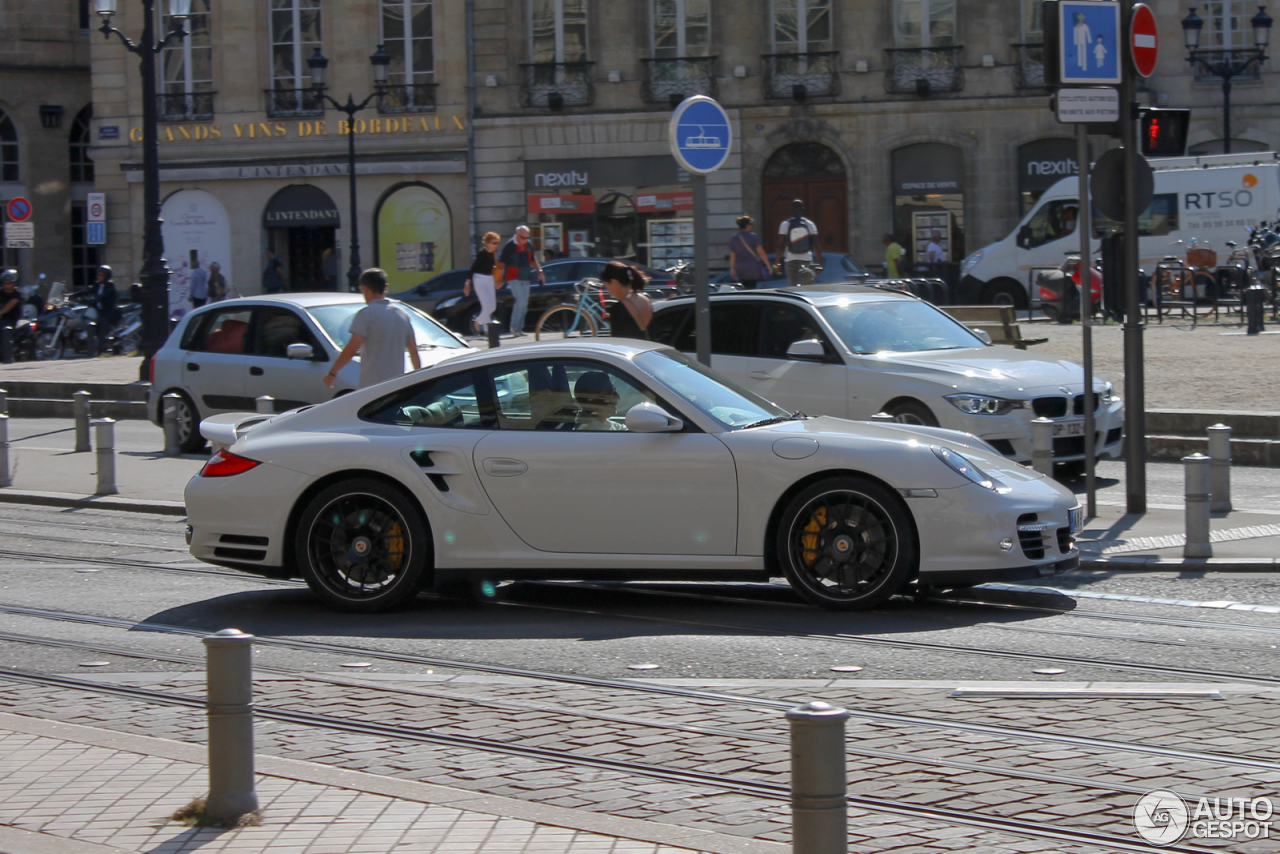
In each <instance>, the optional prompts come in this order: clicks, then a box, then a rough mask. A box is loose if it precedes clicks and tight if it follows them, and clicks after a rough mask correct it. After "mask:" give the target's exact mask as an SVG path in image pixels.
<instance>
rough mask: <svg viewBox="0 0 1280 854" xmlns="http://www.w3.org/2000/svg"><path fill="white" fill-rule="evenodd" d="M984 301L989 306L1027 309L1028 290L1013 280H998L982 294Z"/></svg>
mask: <svg viewBox="0 0 1280 854" xmlns="http://www.w3.org/2000/svg"><path fill="white" fill-rule="evenodd" d="M982 301H983V302H984V303H986V304H988V305H1011V306H1013V307H1014V308H1026V307H1027V289H1026V288H1024V287H1023V286H1022V284H1021V283H1020V282H1015V281H1014V280H1013V279H996V280H995V281H993V282H992V283H991V284H989V285H987V287H986V290H984V291H983V292H982Z"/></svg>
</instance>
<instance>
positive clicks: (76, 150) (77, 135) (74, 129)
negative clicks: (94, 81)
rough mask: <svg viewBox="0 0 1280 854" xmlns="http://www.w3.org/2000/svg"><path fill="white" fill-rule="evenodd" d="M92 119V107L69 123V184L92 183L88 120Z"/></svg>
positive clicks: (81, 112) (82, 111)
mask: <svg viewBox="0 0 1280 854" xmlns="http://www.w3.org/2000/svg"><path fill="white" fill-rule="evenodd" d="M92 118H93V106H92V105H90V106H88V107H85V108H84V109H83V110H81V111H80V112H79V114H77V115H76V118H75V121H73V122H72V123H71V143H70V155H71V157H70V159H71V182H72V183H73V184H81V183H83V184H92V183H93V159H92V158H90V157H89V142H90V137H89V120H90V119H92Z"/></svg>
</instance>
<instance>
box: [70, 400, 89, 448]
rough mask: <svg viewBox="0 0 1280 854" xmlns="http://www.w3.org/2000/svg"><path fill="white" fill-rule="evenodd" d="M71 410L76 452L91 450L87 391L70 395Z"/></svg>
mask: <svg viewBox="0 0 1280 854" xmlns="http://www.w3.org/2000/svg"><path fill="white" fill-rule="evenodd" d="M71 411H72V415H73V417H74V418H75V421H76V452H77V453H79V452H80V451H92V450H93V448H92V447H90V445H89V392H87V391H78V392H76V393H75V394H73V395H71Z"/></svg>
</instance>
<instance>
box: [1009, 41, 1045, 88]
mask: <svg viewBox="0 0 1280 854" xmlns="http://www.w3.org/2000/svg"><path fill="white" fill-rule="evenodd" d="M1013 47H1016V48H1017V49H1018V88H1019V89H1043V88H1044V85H1045V83H1044V42H1034V43H1026V44H1015V45H1013Z"/></svg>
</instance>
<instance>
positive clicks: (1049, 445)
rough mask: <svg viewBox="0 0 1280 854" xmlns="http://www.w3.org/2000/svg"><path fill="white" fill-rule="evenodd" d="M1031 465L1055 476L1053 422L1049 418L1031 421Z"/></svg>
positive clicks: (1047, 475) (1045, 473)
mask: <svg viewBox="0 0 1280 854" xmlns="http://www.w3.org/2000/svg"><path fill="white" fill-rule="evenodd" d="M1031 467H1032V468H1033V469H1035V470H1036V471H1038V472H1040V473H1041V474H1042V475H1045V476H1046V477H1053V422H1052V421H1050V420H1049V419H1048V418H1036V419H1035V420H1033V421H1032V422H1031Z"/></svg>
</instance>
